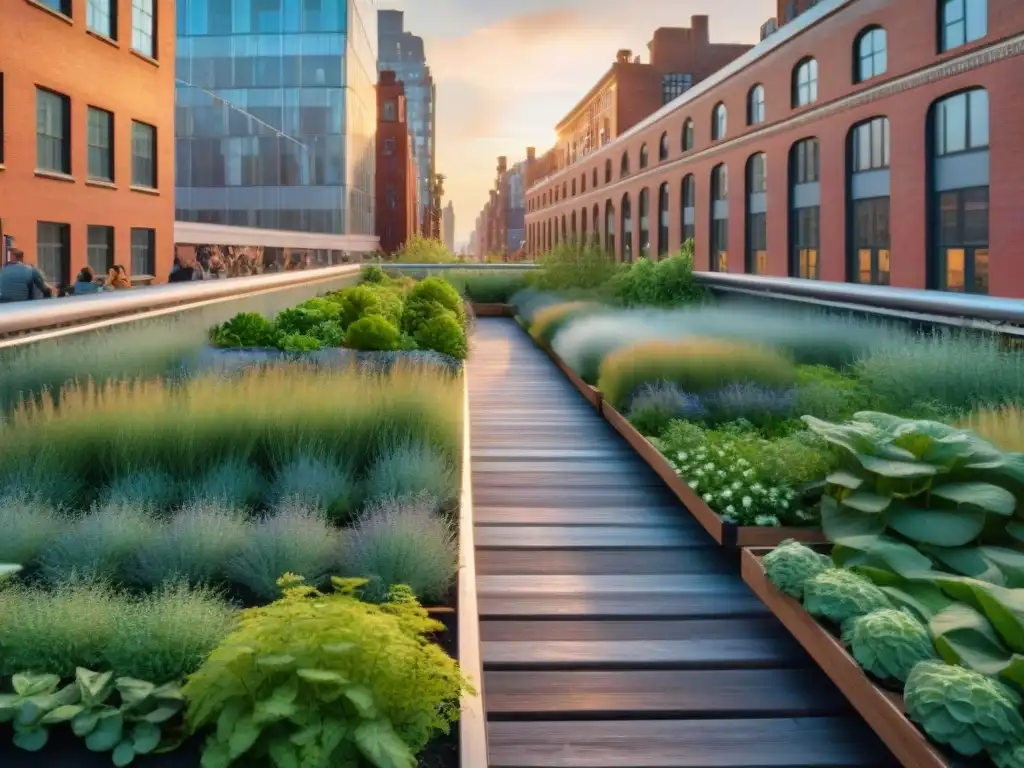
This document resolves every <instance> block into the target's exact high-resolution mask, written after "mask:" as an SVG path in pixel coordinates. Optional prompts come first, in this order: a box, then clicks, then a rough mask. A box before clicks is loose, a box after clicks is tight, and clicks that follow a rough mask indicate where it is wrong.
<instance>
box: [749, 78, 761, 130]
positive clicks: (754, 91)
mask: <svg viewBox="0 0 1024 768" xmlns="http://www.w3.org/2000/svg"><path fill="white" fill-rule="evenodd" d="M763 122H764V86H763V85H761V84H760V83H758V84H757V85H755V86H754V87H753V88H751V89H750V94H749V95H748V96H747V125H758V124H760V123H763Z"/></svg>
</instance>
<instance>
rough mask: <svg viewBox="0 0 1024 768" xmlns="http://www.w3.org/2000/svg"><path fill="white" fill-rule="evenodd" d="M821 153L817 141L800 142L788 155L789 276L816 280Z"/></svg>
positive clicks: (818, 255)
mask: <svg viewBox="0 0 1024 768" xmlns="http://www.w3.org/2000/svg"><path fill="white" fill-rule="evenodd" d="M819 158H820V149H819V144H818V140H817V139H813V138H812V139H802V140H801V141H798V142H797V143H796V144H794V145H793V148H792V149H791V150H790V154H789V178H790V195H789V199H790V217H789V241H790V254H789V274H790V276H791V277H802V278H805V279H810V280H817V279H818V277H819V276H820V274H821V263H820V261H821V260H820V254H819V247H820V245H819V243H820V239H821V235H820V232H819V223H820V217H821V184H820V182H819V179H820V162H819Z"/></svg>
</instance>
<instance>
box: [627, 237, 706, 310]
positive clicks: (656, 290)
mask: <svg viewBox="0 0 1024 768" xmlns="http://www.w3.org/2000/svg"><path fill="white" fill-rule="evenodd" d="M687 242H689V241H687ZM611 288H612V291H613V292H614V295H615V298H616V299H617V300H618V302H619V303H620V304H623V305H624V306H627V307H672V306H678V305H680V304H684V303H687V302H691V301H699V300H701V299H704V298H705V297H706V293H705V291H704V289H703V288H701V287H700V286H699V285H697V282H696V281H695V280H694V279H693V253H692V249H691V250H689V251H686V250H684V251H681V252H680V253H679V254H677V255H674V256H669V257H668V258H666V259H662V260H661V261H659V262H657V263H655V262H652V261H650V260H649V259H646V258H640V259H637V260H636V261H635V262H633V264H632V265H631V266H630V267H629V268H628V269H627V270H625V271H622V272H619V273H618V274H617V275H616V276H615V279H614V280H613V281H612V283H611Z"/></svg>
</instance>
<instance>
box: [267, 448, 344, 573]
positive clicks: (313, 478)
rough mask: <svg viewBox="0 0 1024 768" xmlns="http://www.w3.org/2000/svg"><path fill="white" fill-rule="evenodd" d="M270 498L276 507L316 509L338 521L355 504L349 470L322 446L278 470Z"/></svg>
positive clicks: (281, 466) (297, 457)
mask: <svg viewBox="0 0 1024 768" xmlns="http://www.w3.org/2000/svg"><path fill="white" fill-rule="evenodd" d="M272 497H273V498H274V499H276V500H277V502H278V503H282V502H294V503H297V504H300V505H303V506H308V507H312V508H316V509H319V510H321V511H323V512H325V513H326V514H327V515H328V516H329V517H331V518H333V519H335V520H338V519H342V518H344V517H346V516H347V515H348V513H349V512H350V511H351V509H352V508H353V507H354V506H355V504H356V501H357V498H356V480H355V477H354V474H353V472H352V470H351V469H349V468H347V467H343V466H341V465H340V464H338V462H336V461H334V460H333V459H332V458H331V456H330V455H329V454H328V453H327V452H326V451H325V450H324V449H323V447H322V446H312V447H307V448H306V449H305V450H303V451H301V452H299V453H297V454H296V455H295V456H294V457H293V458H292V459H291V460H290V461H288V462H287V463H283V464H281V465H280V466H279V467H278V468H277V472H276V475H275V477H274V484H273V488H272ZM282 573H284V571H282ZM279 575H280V574H279ZM275 578H276V577H275Z"/></svg>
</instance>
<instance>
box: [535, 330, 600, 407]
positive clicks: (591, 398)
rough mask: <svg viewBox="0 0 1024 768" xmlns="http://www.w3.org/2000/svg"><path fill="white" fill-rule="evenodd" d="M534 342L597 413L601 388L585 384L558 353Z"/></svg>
mask: <svg viewBox="0 0 1024 768" xmlns="http://www.w3.org/2000/svg"><path fill="white" fill-rule="evenodd" d="M534 344H536V345H537V346H538V347H540V348H541V349H543V350H544V352H545V353H546V354H547V356H548V357H550V358H551V361H552V362H553V363H554V364H555V365H556V366H558V370H560V371H561V372H562V373H564V374H565V376H566V378H568V379H569V381H570V382H572V385H573V386H574V387H576V389H577V390H578V391H579V393H580V394H581V395H583V398H584V399H585V400H586V401H587V402H588V403H590V404H591V405H592V406H593V407H594V408H595V409H596V410H597V411H598V413H600V412H601V390H599V389H598V388H597V387H593V386H591V385H590V384H587V382H585V381H584V380H583V379H582V378H580V375H579V374H578V373H576V371H574V370H573V369H572V368H570V367H569V366H568V365H566V364H565V361H563V360H562V358H560V357H559V356H558V353H556V352H555V351H554V350H553V349H551V347H549V346H548V345H547V344H542V343H540V342H538V341H536V340H534Z"/></svg>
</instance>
